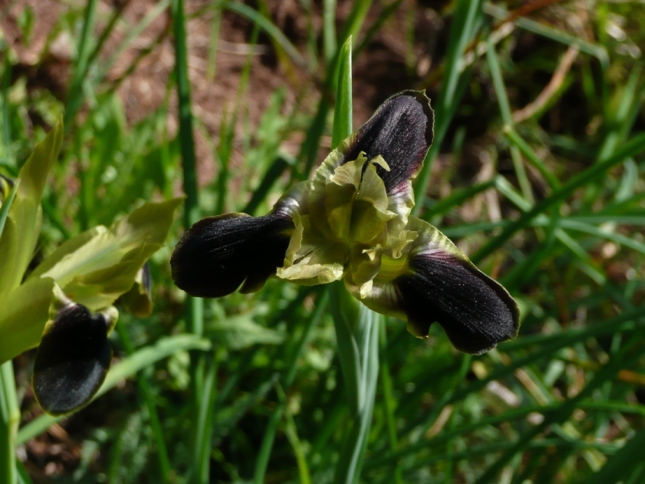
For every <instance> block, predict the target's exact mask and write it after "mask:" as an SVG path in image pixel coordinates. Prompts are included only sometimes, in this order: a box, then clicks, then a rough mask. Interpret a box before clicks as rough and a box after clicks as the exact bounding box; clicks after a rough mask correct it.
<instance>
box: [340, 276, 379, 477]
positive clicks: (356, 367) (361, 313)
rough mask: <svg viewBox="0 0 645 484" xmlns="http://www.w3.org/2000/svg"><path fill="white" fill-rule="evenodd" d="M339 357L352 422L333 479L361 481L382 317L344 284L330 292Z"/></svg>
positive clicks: (372, 408)
mask: <svg viewBox="0 0 645 484" xmlns="http://www.w3.org/2000/svg"><path fill="white" fill-rule="evenodd" d="M331 298H332V299H331V302H332V304H331V307H332V310H333V313H332V314H333V319H334V326H335V328H336V339H337V340H338V357H339V359H340V364H341V369H342V372H343V376H344V379H345V390H346V392H347V398H348V400H349V405H350V421H351V422H352V425H351V427H350V429H349V432H348V433H347V436H346V440H345V444H344V445H343V449H342V451H341V453H340V459H339V461H338V464H337V467H336V475H335V477H334V482H335V483H337V484H340V483H342V484H353V483H355V482H358V478H359V476H360V471H361V467H362V464H363V457H364V451H365V448H366V447H367V438H368V436H369V431H370V426H371V423H372V413H373V410H374V396H375V394H376V382H377V381H378V367H379V362H378V355H379V329H378V325H379V323H380V321H381V316H380V315H379V314H378V313H375V312H373V311H372V310H370V309H368V308H367V307H365V306H364V305H362V304H361V303H359V302H358V301H356V300H355V299H354V298H353V297H352V296H351V295H350V294H349V293H348V292H347V290H346V289H345V287H344V286H343V284H342V283H340V282H337V283H334V286H333V289H332V293H331Z"/></svg>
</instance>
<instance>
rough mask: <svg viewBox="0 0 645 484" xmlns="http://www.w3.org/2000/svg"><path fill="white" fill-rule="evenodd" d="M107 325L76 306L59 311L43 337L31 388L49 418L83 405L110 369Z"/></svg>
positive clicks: (86, 310)
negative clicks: (49, 415)
mask: <svg viewBox="0 0 645 484" xmlns="http://www.w3.org/2000/svg"><path fill="white" fill-rule="evenodd" d="M108 326H109V324H108V321H107V320H106V317H105V316H104V315H102V314H96V315H93V314H91V313H90V311H89V310H88V309H87V308H86V307H85V306H81V305H80V304H69V305H68V306H66V307H65V308H64V309H62V310H61V311H60V312H59V313H58V315H57V316H56V319H55V320H54V322H53V324H52V325H51V326H49V327H48V328H47V329H46V330H45V333H44V334H43V339H42V341H41V343H40V346H39V348H38V352H37V353H36V360H35V362H34V374H33V378H32V384H33V388H34V393H35V395H36V398H37V399H38V403H39V404H40V406H41V407H42V408H43V409H44V410H45V411H46V412H48V413H50V414H52V415H60V414H64V413H68V412H71V411H72V410H75V409H77V408H79V407H81V406H83V405H85V404H86V403H87V402H89V400H90V399H91V398H92V396H94V394H95V393H96V392H97V391H98V389H99V388H100V386H101V384H102V383H103V380H104V379H105V375H106V373H107V371H108V369H109V367H110V360H111V357H112V351H111V349H110V344H109V342H108V338H107V331H108Z"/></svg>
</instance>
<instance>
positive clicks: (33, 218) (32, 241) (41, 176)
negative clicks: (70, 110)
mask: <svg viewBox="0 0 645 484" xmlns="http://www.w3.org/2000/svg"><path fill="white" fill-rule="evenodd" d="M62 142H63V124H62V122H60V121H59V122H58V123H56V124H55V125H54V127H53V128H52V130H51V131H50V132H49V133H48V134H47V136H46V137H45V139H44V140H43V141H42V142H40V143H38V144H37V145H36V148H35V149H34V152H33V154H32V155H31V156H30V157H29V159H28V160H27V161H26V162H25V164H24V165H23V167H22V169H21V170H20V173H19V174H18V178H19V179H20V180H21V182H20V186H19V187H18V192H17V194H16V198H15V199H14V201H13V204H12V205H11V209H10V210H9V217H8V219H7V224H6V226H5V230H4V231H3V233H2V237H0V293H8V292H10V291H12V290H13V289H15V288H16V287H18V285H19V284H20V282H21V281H22V279H23V276H24V274H25V271H26V270H27V266H28V265H29V262H30V261H31V259H32V257H33V252H34V249H35V248H36V243H37V241H38V235H39V234H40V225H41V222H42V211H41V208H40V200H41V198H42V194H43V190H44V189H45V183H46V181H47V175H48V174H49V171H50V169H51V167H52V165H53V164H54V161H55V160H56V159H57V158H58V154H59V153H60V148H61V145H62Z"/></svg>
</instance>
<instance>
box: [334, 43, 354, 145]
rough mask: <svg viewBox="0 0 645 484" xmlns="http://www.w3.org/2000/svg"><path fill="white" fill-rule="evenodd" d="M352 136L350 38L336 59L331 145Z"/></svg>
mask: <svg viewBox="0 0 645 484" xmlns="http://www.w3.org/2000/svg"><path fill="white" fill-rule="evenodd" d="M351 134H352V36H351V35H350V36H349V37H348V38H347V40H346V41H345V43H344V44H343V46H342V47H341V49H340V56H339V58H338V89H337V90H336V106H335V107H334V130H333V133H332V140H331V145H332V146H333V147H334V148H335V147H336V146H338V144H339V143H340V142H341V141H342V140H344V139H345V138H347V137H348V136H349V135H351Z"/></svg>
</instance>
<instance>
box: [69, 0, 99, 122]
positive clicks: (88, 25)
mask: <svg viewBox="0 0 645 484" xmlns="http://www.w3.org/2000/svg"><path fill="white" fill-rule="evenodd" d="M97 6H98V1H97V0H88V2H87V6H86V7H85V17H84V19H83V28H82V30H81V38H80V40H79V43H78V47H77V53H76V62H75V66H74V74H73V77H72V81H71V84H70V89H69V99H68V100H67V107H66V109H65V117H64V119H63V125H64V126H65V128H66V129H69V127H70V126H71V124H72V123H71V121H72V119H74V116H76V113H77V112H78V110H79V109H80V108H81V106H82V104H83V97H84V96H83V93H84V90H83V84H84V83H85V80H86V76H87V72H88V70H89V66H90V64H89V60H90V57H91V55H92V48H91V47H92V45H91V42H92V34H93V31H94V22H95V20H96V9H97Z"/></svg>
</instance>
